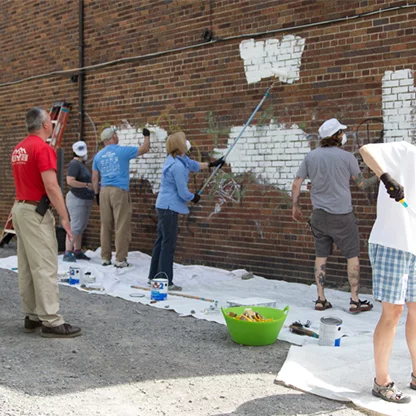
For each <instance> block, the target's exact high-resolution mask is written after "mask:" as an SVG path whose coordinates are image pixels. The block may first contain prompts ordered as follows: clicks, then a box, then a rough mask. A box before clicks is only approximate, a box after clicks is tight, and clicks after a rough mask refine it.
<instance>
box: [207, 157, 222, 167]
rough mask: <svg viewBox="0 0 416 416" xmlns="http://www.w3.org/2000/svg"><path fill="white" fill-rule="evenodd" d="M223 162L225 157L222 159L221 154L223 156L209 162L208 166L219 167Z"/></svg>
mask: <svg viewBox="0 0 416 416" xmlns="http://www.w3.org/2000/svg"><path fill="white" fill-rule="evenodd" d="M224 163H225V159H224V156H223V157H220V158H219V159H217V160H214V161H213V162H209V163H208V167H210V168H215V167H217V166H218V169H221V168H222V166H223V165H224Z"/></svg>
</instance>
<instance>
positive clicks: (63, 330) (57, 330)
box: [40, 324, 82, 338]
mask: <svg viewBox="0 0 416 416" xmlns="http://www.w3.org/2000/svg"><path fill="white" fill-rule="evenodd" d="M81 334H82V330H81V328H78V327H76V326H72V325H69V324H62V325H58V326H52V327H48V326H45V325H42V330H41V332H40V336H41V337H44V338H75V337H79V336H80V335H81Z"/></svg>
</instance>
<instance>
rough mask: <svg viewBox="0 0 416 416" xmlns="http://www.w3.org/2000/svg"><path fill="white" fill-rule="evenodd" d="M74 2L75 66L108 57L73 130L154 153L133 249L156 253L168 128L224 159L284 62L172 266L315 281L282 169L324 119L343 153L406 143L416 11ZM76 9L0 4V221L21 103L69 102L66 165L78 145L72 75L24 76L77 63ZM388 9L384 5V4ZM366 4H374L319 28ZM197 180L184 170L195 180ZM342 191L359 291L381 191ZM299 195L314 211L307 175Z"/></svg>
mask: <svg viewBox="0 0 416 416" xmlns="http://www.w3.org/2000/svg"><path fill="white" fill-rule="evenodd" d="M84 4H85V21H84V25H85V66H92V65H97V64H103V63H105V62H110V61H115V62H113V63H112V65H109V66H105V67H103V68H101V69H90V70H88V71H86V73H85V99H84V109H85V111H86V113H87V115H86V117H85V121H84V129H85V136H84V137H83V139H84V140H85V141H86V142H87V143H88V146H89V150H90V154H93V153H94V152H95V151H96V149H97V148H98V147H99V143H98V142H97V137H96V134H95V131H97V133H98V134H99V132H100V131H101V129H102V128H103V127H104V126H106V125H109V124H111V125H118V126H120V128H121V133H122V134H121V135H120V138H121V142H122V143H123V144H131V143H134V142H136V143H141V140H142V136H141V134H140V131H141V128H142V127H143V126H144V125H146V124H149V125H151V126H153V127H154V133H153V134H152V148H151V151H150V153H149V154H148V155H146V156H145V157H144V158H142V159H139V160H138V161H137V162H133V163H132V165H131V191H132V192H131V194H132V200H133V203H134V214H133V221H132V232H133V241H132V244H131V250H141V251H144V252H146V253H149V254H150V252H151V248H152V245H153V241H154V238H155V231H156V215H155V212H154V203H155V199H156V193H157V190H158V187H159V174H160V166H161V163H162V162H163V157H164V151H163V143H164V140H165V137H166V135H167V134H169V133H170V132H172V131H174V130H175V129H178V128H181V129H183V130H184V131H185V132H186V133H187V136H188V139H190V141H191V142H192V144H193V150H192V156H193V157H194V158H197V159H198V158H199V159H200V160H206V159H207V157H208V154H210V153H214V154H215V155H219V154H224V152H226V151H227V149H228V147H229V146H230V145H231V144H232V142H233V141H234V139H235V137H236V136H237V135H238V133H239V132H240V131H241V129H242V127H243V125H244V123H245V122H246V121H247V119H248V117H249V116H250V115H251V113H252V112H253V110H254V108H255V107H256V106H257V104H258V103H259V102H260V100H261V98H262V97H263V94H264V93H265V91H266V89H267V88H268V87H269V86H270V84H271V82H272V78H271V77H270V75H271V68H285V69H287V70H288V71H289V76H288V77H287V78H281V79H280V81H281V82H278V83H277V85H276V87H275V88H274V89H273V90H272V92H271V94H270V96H269V97H268V98H267V100H266V101H265V102H264V104H263V106H262V108H261V109H260V111H259V112H258V114H257V115H256V117H255V118H254V120H253V122H252V123H251V125H250V127H249V128H247V130H246V132H245V133H244V135H243V136H242V137H241V139H240V141H239V144H238V145H237V146H236V148H235V149H234V151H233V153H231V155H230V158H229V164H228V165H227V167H226V168H225V169H224V175H221V176H218V177H217V178H215V181H213V183H212V186H210V187H209V188H208V189H207V191H206V192H205V193H204V195H203V197H202V200H201V203H200V204H198V205H197V206H195V207H192V209H191V214H190V215H188V216H183V217H182V218H181V220H180V237H179V241H178V250H177V256H176V260H177V261H179V262H184V263H199V264H201V263H202V264H205V265H210V266H216V267H224V268H230V269H232V268H246V269H248V270H251V271H253V272H254V273H257V274H261V275H264V276H267V277H271V278H277V279H288V280H291V281H299V282H311V281H312V271H313V258H314V247H313V240H312V238H311V234H310V231H309V229H308V228H307V227H305V226H303V225H299V224H297V223H295V222H294V221H293V220H292V219H291V203H290V192H289V190H290V184H291V181H292V179H293V175H294V173H295V172H296V169H297V166H298V165H299V163H300V161H301V160H302V158H303V156H304V154H305V153H306V152H307V151H309V150H310V149H312V148H314V147H315V146H316V139H317V137H316V132H317V128H318V127H319V125H320V124H321V123H322V122H323V121H324V120H325V119H327V118H330V117H337V118H338V119H340V120H341V121H342V122H343V123H345V124H347V125H348V126H349V129H348V131H347V135H348V145H347V146H346V148H347V149H348V150H349V151H351V152H353V153H354V154H357V151H358V148H359V146H360V145H362V144H364V143H367V142H368V141H375V140H377V139H379V137H380V135H381V132H382V131H383V130H384V137H385V138H386V139H388V140H397V139H400V138H405V139H406V140H408V141H413V140H414V108H415V93H414V80H413V71H414V69H415V64H414V54H415V50H416V41H415V39H416V38H415V36H414V34H415V33H414V32H415V30H414V21H415V18H416V7H407V8H402V9H395V7H397V6H403V5H405V4H406V2H404V1H393V2H386V1H379V0H374V1H348V2H345V1H341V0H336V1H330V2H328V1H313V0H311V1H261V2H259V1H256V0H210V1H204V2H202V1H187V0H176V1H175V0H172V1H169V0H142V1H140V2H137V1H135V0H125V1H117V2H104V1H99V0H96V1H93V0H85V1H84ZM77 5H78V2H75V1H73V2H60V1H55V2H53V1H52V2H51V1H48V2H46V1H42V0H40V1H38V2H36V3H34V2H23V1H22V0H16V1H13V2H6V3H5V4H4V5H3V13H4V18H3V20H2V22H1V23H0V30H1V33H2V37H1V38H0V44H1V47H2V52H3V53H2V55H1V56H0V61H1V68H2V71H1V73H0V89H1V94H0V106H1V115H2V123H0V133H1V137H2V141H1V146H0V154H1V156H2V160H3V164H2V169H1V171H0V172H1V176H2V177H1V179H2V180H1V182H0V188H1V192H2V194H3V198H2V201H1V202H0V220H1V221H5V220H6V218H7V214H8V212H9V210H10V207H11V203H12V200H13V195H14V189H13V181H12V179H11V177H10V175H11V169H10V163H9V162H8V160H9V157H10V154H11V150H12V148H13V147H14V145H15V144H16V143H17V141H19V140H21V139H22V138H23V137H24V134H25V131H24V123H23V119H24V114H25V112H26V110H27V109H29V108H30V107H32V106H35V105H42V106H44V107H46V108H48V107H49V106H50V105H51V104H52V102H54V101H55V100H63V99H65V100H67V101H70V102H72V103H73V111H72V113H71V115H70V119H69V123H68V125H67V129H66V132H65V137H64V148H65V155H66V163H67V162H68V161H69V160H70V158H71V155H72V152H71V148H70V145H71V144H72V143H73V142H74V141H76V140H78V139H79V136H78V132H79V125H78V122H79V120H78V84H77V83H74V82H72V81H71V76H70V75H71V74H67V75H62V74H60V75H50V76H45V77H41V78H37V79H28V80H25V79H26V78H29V77H33V76H36V75H41V74H49V73H52V72H55V71H61V70H67V69H72V68H77V67H78V44H79V39H78V7H77ZM386 8H390V9H391V10H388V11H386V12H383V11H380V10H382V9H386ZM371 11H377V13H375V14H371V15H367V16H362V17H357V18H351V19H348V20H344V21H340V20H337V21H334V22H327V23H325V24H318V23H319V22H323V21H331V20H336V19H341V18H343V17H346V16H349V17H353V16H356V15H358V14H363V13H367V12H371ZM204 29H209V30H212V32H213V34H214V40H215V41H214V42H211V43H204V41H203V39H202V33H203V31H204ZM261 32H264V34H263V35H258V36H257V35H255V34H258V33H261ZM245 35H247V36H245ZM198 44H202V45H201V46H198V47H194V48H188V49H182V50H181V48H187V47H189V46H192V45H198ZM169 51H170V52H169ZM164 52H165V53H164ZM157 53H159V54H158V55H151V54H157ZM149 55H151V56H149ZM140 56H141V57H142V58H140V59H139V58H137V59H133V60H128V59H127V58H131V57H140ZM19 80H21V81H22V82H19V83H13V81H19ZM360 163H361V161H360ZM361 166H362V167H363V170H364V173H365V174H366V175H367V174H370V173H369V172H368V169H366V168H365V167H364V166H363V165H362V164H361ZM207 176H208V173H206V172H205V173H201V174H199V175H195V176H192V177H191V181H190V188H191V190H196V189H198V187H199V186H200V184H201V182H202V180H203V179H204V178H206V177H207ZM352 191H353V204H354V209H355V212H356V214H357V218H358V222H359V230H360V236H361V244H362V266H363V267H362V273H363V283H364V284H367V285H368V284H369V282H370V268H369V262H368V257H367V251H366V242H367V239H368V236H369V233H370V230H371V226H372V223H373V220H374V217H375V197H376V192H377V186H375V187H373V188H371V189H369V190H367V192H361V191H359V190H358V189H357V188H355V187H354V186H352ZM301 204H302V207H303V209H304V212H305V213H306V214H309V213H310V210H311V205H310V199H309V191H308V189H307V185H305V187H304V188H303V193H302V196H301ZM98 231H99V215H98V210H97V208H96V207H95V208H94V210H93V213H92V218H91V220H90V226H89V228H88V230H87V232H86V234H85V243H86V244H87V245H88V246H89V247H91V248H96V247H97V246H98V245H99V233H98ZM329 274H330V276H331V278H330V281H332V282H334V283H335V282H336V283H338V284H339V283H343V282H344V281H345V280H346V268H345V260H344V259H343V258H342V257H340V256H339V252H338V251H335V253H334V256H333V257H331V258H330V262H329Z"/></svg>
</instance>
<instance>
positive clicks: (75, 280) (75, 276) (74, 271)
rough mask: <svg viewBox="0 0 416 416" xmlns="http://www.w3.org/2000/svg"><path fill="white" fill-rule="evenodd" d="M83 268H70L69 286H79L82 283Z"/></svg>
mask: <svg viewBox="0 0 416 416" xmlns="http://www.w3.org/2000/svg"><path fill="white" fill-rule="evenodd" d="M81 275H82V271H81V267H79V266H69V284H70V285H79V284H80V281H81Z"/></svg>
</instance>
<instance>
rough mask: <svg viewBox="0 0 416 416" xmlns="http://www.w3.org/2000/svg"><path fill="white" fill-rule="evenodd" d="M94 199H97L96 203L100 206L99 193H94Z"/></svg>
mask: <svg viewBox="0 0 416 416" xmlns="http://www.w3.org/2000/svg"><path fill="white" fill-rule="evenodd" d="M95 200H96V201H97V205H98V206H100V193H98V194H95Z"/></svg>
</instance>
